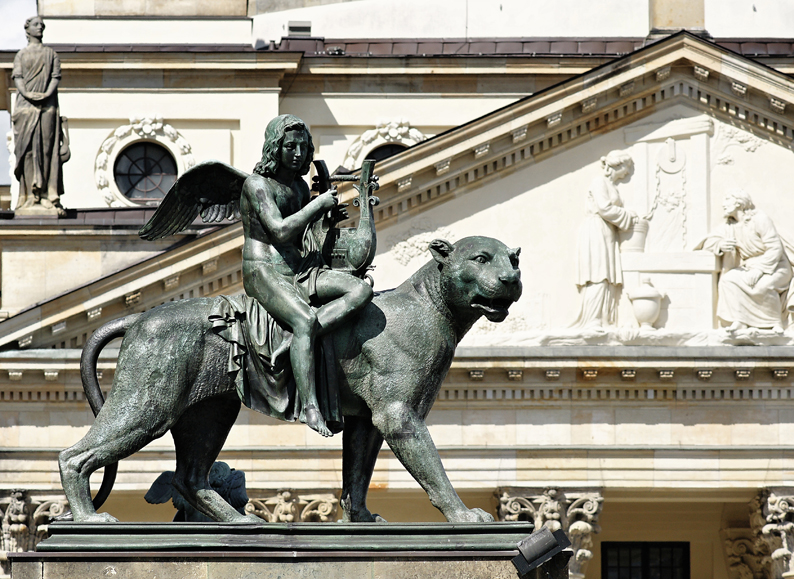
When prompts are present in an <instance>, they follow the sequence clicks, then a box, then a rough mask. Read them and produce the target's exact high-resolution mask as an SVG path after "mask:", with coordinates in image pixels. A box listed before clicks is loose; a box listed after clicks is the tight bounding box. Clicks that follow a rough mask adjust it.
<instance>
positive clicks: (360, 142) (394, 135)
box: [342, 118, 427, 171]
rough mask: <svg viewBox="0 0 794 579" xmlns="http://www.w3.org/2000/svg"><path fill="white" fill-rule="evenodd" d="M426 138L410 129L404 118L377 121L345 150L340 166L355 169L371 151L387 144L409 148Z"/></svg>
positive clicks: (418, 131)
mask: <svg viewBox="0 0 794 579" xmlns="http://www.w3.org/2000/svg"><path fill="white" fill-rule="evenodd" d="M425 139H427V137H426V136H425V135H424V133H422V132H421V131H420V130H419V129H415V128H414V127H412V126H411V125H410V124H409V123H408V121H407V120H406V119H404V118H400V119H394V120H379V121H378V122H377V124H376V125H375V128H374V129H369V130H367V131H364V132H363V133H362V134H361V136H359V137H358V138H356V140H355V141H353V143H352V144H351V145H350V147H349V148H348V149H347V153H345V160H344V161H342V166H343V167H345V168H346V169H350V170H351V171H352V170H353V169H357V168H358V167H361V163H362V162H363V161H364V159H365V158H366V156H367V154H368V153H369V152H370V151H372V150H373V149H375V148H377V147H380V146H381V145H385V144H388V143H394V144H399V145H405V146H406V147H410V146H412V145H416V144H417V143H421V142H422V141H424V140H425Z"/></svg>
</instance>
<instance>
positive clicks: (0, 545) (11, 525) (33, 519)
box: [0, 489, 69, 575]
mask: <svg viewBox="0 0 794 579" xmlns="http://www.w3.org/2000/svg"><path fill="white" fill-rule="evenodd" d="M4 495H5V496H0V515H1V516H2V531H3V532H2V535H0V550H1V551H5V552H12V553H19V552H23V551H34V550H35V549H36V545H38V544H39V542H41V541H43V540H44V539H46V538H47V532H48V529H49V524H50V523H51V522H52V520H53V519H54V518H55V517H58V516H60V515H62V514H63V513H64V512H65V511H66V510H67V508H68V505H69V503H68V502H67V501H66V498H65V497H63V496H54V497H37V496H31V495H30V494H29V492H28V491H26V490H22V489H15V490H11V491H7V492H6V493H4ZM0 569H1V570H2V572H3V573H4V574H6V575H8V574H10V573H11V569H10V566H9V563H8V561H7V560H0Z"/></svg>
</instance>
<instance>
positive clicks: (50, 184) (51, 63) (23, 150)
mask: <svg viewBox="0 0 794 579" xmlns="http://www.w3.org/2000/svg"><path fill="white" fill-rule="evenodd" d="M25 33H26V34H27V37H28V45H27V46H26V47H25V48H23V49H22V50H20V51H19V52H18V53H17V55H16V56H15V57H14V69H13V72H12V73H11V76H12V78H13V79H14V84H15V85H16V88H17V98H16V103H15V105H14V113H13V115H12V117H11V122H12V125H13V131H14V156H15V157H16V166H15V167H14V176H15V177H16V178H17V180H18V181H19V200H18V201H17V213H20V214H22V213H24V212H26V211H27V212H30V211H31V210H32V211H36V209H39V210H41V209H44V210H50V211H52V212H54V213H57V214H59V215H65V212H64V210H63V207H62V206H61V196H62V195H63V175H62V174H61V166H62V165H63V163H65V162H66V161H68V160H69V157H70V155H71V154H70V152H69V140H68V136H67V132H65V130H64V128H65V126H64V121H65V119H62V118H61V115H60V109H59V108H58V84H59V83H60V80H61V62H60V60H59V59H58V55H57V54H56V53H55V51H54V50H53V49H52V48H50V47H49V46H44V45H43V44H42V43H41V39H42V36H43V34H44V22H43V21H42V19H41V18H40V17H38V16H34V17H33V18H28V19H27V20H26V21H25Z"/></svg>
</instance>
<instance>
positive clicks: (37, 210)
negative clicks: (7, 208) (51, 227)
mask: <svg viewBox="0 0 794 579" xmlns="http://www.w3.org/2000/svg"><path fill="white" fill-rule="evenodd" d="M63 214H64V210H63V209H58V208H57V207H44V206H42V205H31V206H30V207H20V208H19V209H15V210H14V219H17V218H20V219H58V218H59V217H62V216H63Z"/></svg>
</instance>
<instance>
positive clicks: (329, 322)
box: [317, 270, 372, 335]
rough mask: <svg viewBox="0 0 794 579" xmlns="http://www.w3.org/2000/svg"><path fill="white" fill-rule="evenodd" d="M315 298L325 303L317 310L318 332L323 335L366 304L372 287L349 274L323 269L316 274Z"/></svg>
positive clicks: (369, 298)
mask: <svg viewBox="0 0 794 579" xmlns="http://www.w3.org/2000/svg"><path fill="white" fill-rule="evenodd" d="M317 298H318V299H319V300H320V302H321V303H323V304H325V305H323V306H321V307H320V308H319V309H318V310H317V321H318V323H319V324H320V330H319V333H320V335H323V334H326V333H328V332H330V331H332V330H333V329H334V328H337V327H339V325H340V324H341V323H342V322H344V321H345V320H346V319H347V318H348V316H350V315H351V314H353V313H354V312H357V311H359V310H360V309H361V308H363V307H364V306H366V305H367V304H368V303H369V302H370V300H372V288H371V287H370V285H369V284H368V283H367V282H365V281H364V280H363V279H359V278H357V277H354V276H352V275H350V274H347V273H343V272H341V271H333V270H323V271H321V272H320V275H318V276H317Z"/></svg>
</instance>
